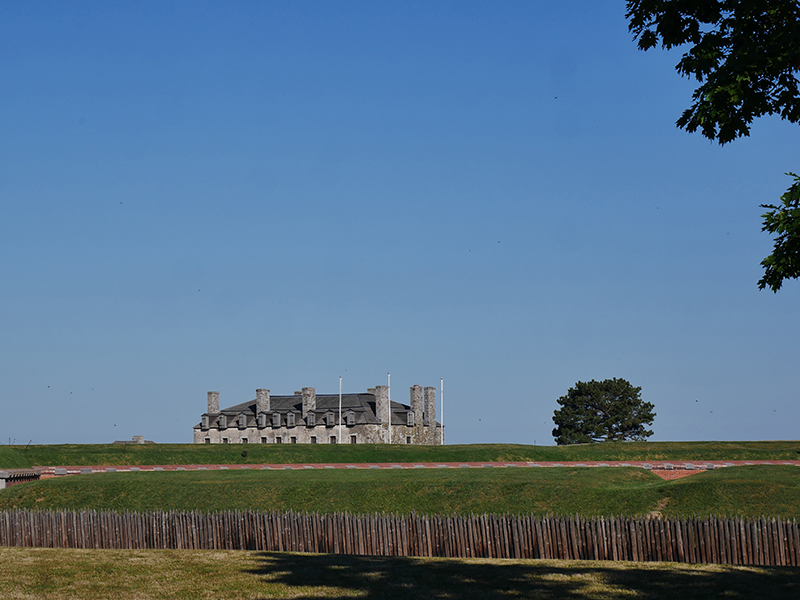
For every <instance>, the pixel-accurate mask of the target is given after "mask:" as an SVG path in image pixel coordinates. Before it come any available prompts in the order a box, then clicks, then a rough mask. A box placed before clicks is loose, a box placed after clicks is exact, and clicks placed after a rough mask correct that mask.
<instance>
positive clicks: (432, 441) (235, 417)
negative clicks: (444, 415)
mask: <svg viewBox="0 0 800 600" xmlns="http://www.w3.org/2000/svg"><path fill="white" fill-rule="evenodd" d="M390 422H391V425H390ZM341 425H342V426H341V440H340V439H339V435H340V428H339V394H319V395H318V394H317V393H316V390H315V388H313V387H305V388H303V390H302V391H300V392H295V393H294V394H293V395H291V396H271V395H270V393H269V390H266V389H258V390H256V397H255V399H253V400H250V401H248V402H242V403H241V404H235V405H234V406H230V407H228V408H224V409H222V410H220V408H219V392H208V410H207V411H206V412H205V413H204V414H203V415H202V417H201V421H200V423H199V424H197V425H195V426H194V443H195V444H336V443H342V444H385V443H388V442H389V436H390V435H391V443H392V444H418V445H429V446H430V445H439V444H442V443H443V432H444V429H443V428H442V425H441V423H437V422H436V388H434V387H426V388H424V389H423V388H421V387H420V386H418V385H413V386H411V394H410V401H409V404H401V403H399V402H391V405H390V401H389V387H388V386H385V385H378V386H375V387H374V388H369V389H368V390H367V392H366V393H361V394H342V420H341Z"/></svg>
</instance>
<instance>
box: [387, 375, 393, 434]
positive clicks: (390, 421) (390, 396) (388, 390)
mask: <svg viewBox="0 0 800 600" xmlns="http://www.w3.org/2000/svg"><path fill="white" fill-rule="evenodd" d="M386 376H387V377H388V378H389V381H388V384H389V385H388V386H386V387H387V394H388V396H389V419H388V421H389V435H388V436H387V437H388V438H389V440H388V441H387V442H386V443H387V444H391V443H392V374H391V373H386Z"/></svg>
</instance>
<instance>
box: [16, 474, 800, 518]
mask: <svg viewBox="0 0 800 600" xmlns="http://www.w3.org/2000/svg"><path fill="white" fill-rule="evenodd" d="M11 508H38V509H58V508H67V509H81V508H94V509H108V510H118V511H124V510H132V511H139V512H141V511H146V510H194V509H196V510H200V511H205V512H213V511H223V510H234V509H241V510H244V509H254V510H289V509H292V510H296V511H309V512H334V511H349V512H354V513H372V512H393V513H409V512H411V511H412V510H413V511H416V512H419V513H427V514H432V513H452V514H470V513H484V512H486V513H512V514H528V513H532V514H548V513H554V514H564V515H568V514H583V515H611V514H613V515H642V514H648V513H650V512H652V511H656V510H658V511H659V512H660V513H661V514H663V515H664V516H691V515H711V514H713V515H739V516H751V517H754V516H761V515H771V516H782V517H789V518H791V517H796V518H800V469H798V468H797V467H786V466H775V467H772V466H757V467H729V468H726V469H719V470H716V471H711V472H706V473H698V474H696V475H692V476H691V477H687V478H685V479H681V480H676V481H669V482H667V481H663V480H662V479H660V478H659V477H657V476H655V475H653V474H652V473H649V472H647V471H645V470H643V469H637V468H591V469H590V468H577V467H575V468H571V467H564V468H559V469H552V468H546V469H545V468H543V469H530V468H516V469H514V468H505V469H441V470H438V469H437V470H433V469H426V470H422V469H419V470H403V471H401V470H380V471H379V470H349V469H348V470H341V469H337V470H335V471H334V470H308V471H298V470H287V471H262V470H253V471H238V470H237V471H193V472H155V473H106V474H94V475H76V476H69V477H64V478H58V479H50V480H43V481H37V482H31V483H26V484H21V485H17V486H14V487H12V488H9V489H8V490H5V491H3V492H1V493H0V510H2V509H11Z"/></svg>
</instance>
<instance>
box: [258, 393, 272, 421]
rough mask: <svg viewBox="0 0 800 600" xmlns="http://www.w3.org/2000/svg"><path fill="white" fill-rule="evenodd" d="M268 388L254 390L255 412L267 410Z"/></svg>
mask: <svg viewBox="0 0 800 600" xmlns="http://www.w3.org/2000/svg"><path fill="white" fill-rule="evenodd" d="M269 410H270V409H269V390H267V389H263V388H262V389H258V390H256V414H257V415H258V414H261V413H265V412H269Z"/></svg>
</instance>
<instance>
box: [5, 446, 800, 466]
mask: <svg viewBox="0 0 800 600" xmlns="http://www.w3.org/2000/svg"><path fill="white" fill-rule="evenodd" d="M245 453H246V456H243V454H245ZM799 458H800V441H770V442H616V443H605V444H583V445H576V446H526V445H515V444H464V445H452V446H401V445H391V446H390V445H374V444H363V445H361V444H357V445H350V444H342V445H328V444H320V445H315V446H310V445H303V444H296V445H292V444H280V445H278V444H270V445H261V444H249V445H243V444H230V445H228V444H225V445H222V444H212V445H201V444H152V445H151V444H148V445H128V444H69V445H38V446H0V468H17V467H30V466H47V465H55V466H58V465H159V464H161V465H190V464H262V463H303V462H307V463H344V462H348V463H352V462H502V461H556V462H558V461H607V460H622V461H625V460H644V461H657V460H676V461H677V460H696V461H701V460H797V459H799Z"/></svg>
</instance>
